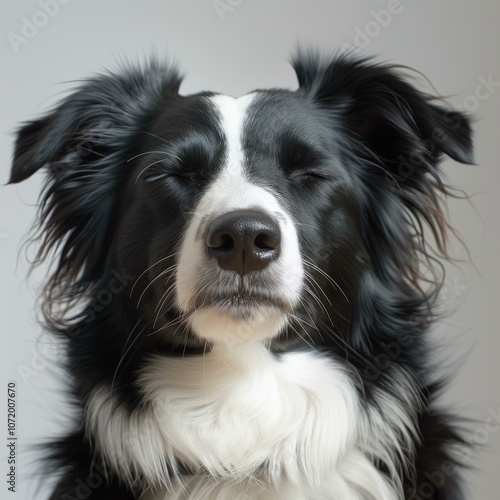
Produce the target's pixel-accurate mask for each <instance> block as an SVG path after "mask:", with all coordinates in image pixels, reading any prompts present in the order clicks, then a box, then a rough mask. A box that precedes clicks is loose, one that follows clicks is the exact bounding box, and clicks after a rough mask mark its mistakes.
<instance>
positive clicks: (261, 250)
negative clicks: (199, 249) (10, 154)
mask: <svg viewBox="0 0 500 500" xmlns="http://www.w3.org/2000/svg"><path fill="white" fill-rule="evenodd" d="M280 243H281V233H280V228H279V225H278V224H277V223H276V222H275V221H273V219H271V217H269V216H268V215H266V214H264V213H263V212H259V211H257V210H235V211H234V212H228V213H227V214H224V215H221V216H220V217H217V219H215V220H214V221H213V222H212V224H211V225H210V227H209V228H208V233H207V249H208V253H209V255H212V256H214V257H215V258H216V259H217V262H218V264H219V266H220V267H221V268H222V269H227V270H231V271H236V272H237V273H239V274H240V275H243V274H246V273H248V272H250V271H259V270H261V269H264V268H265V267H266V266H267V265H268V264H269V263H270V262H272V261H273V260H275V259H276V258H278V256H279V252H280Z"/></svg>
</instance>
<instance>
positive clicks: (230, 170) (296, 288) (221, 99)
mask: <svg viewBox="0 0 500 500" xmlns="http://www.w3.org/2000/svg"><path fill="white" fill-rule="evenodd" d="M209 99H210V101H211V104H212V105H213V106H214V107H215V108H216V111H217V113H218V115H219V120H220V125H221V129H222V130H221V132H222V135H223V136H224V138H225V155H224V160H223V165H221V167H220V171H219V173H218V174H217V176H216V178H215V179H214V180H213V181H212V183H211V184H209V185H208V187H207V189H206V191H205V193H204V194H203V195H202V197H201V199H200V200H199V201H198V204H197V205H196V206H195V208H194V211H193V216H192V218H191V220H190V221H189V222H188V225H187V228H186V232H185V234H184V237H183V240H182V244H181V249H180V252H179V261H178V266H177V282H176V292H177V304H178V306H179V308H180V309H181V310H182V311H191V310H192V308H193V300H194V299H195V297H196V295H197V293H198V292H199V291H200V288H201V287H203V286H205V287H206V286H207V285H209V284H210V283H207V282H206V281H205V282H203V279H204V277H205V280H206V276H207V270H210V269H212V270H213V268H214V266H216V265H217V264H216V263H215V261H213V260H209V258H208V256H207V253H206V249H205V245H206V244H205V241H204V239H203V237H204V234H205V229H206V228H207V227H208V226H207V225H208V224H210V223H211V222H212V221H213V220H214V219H215V218H216V217H218V216H220V215H223V214H225V213H227V212H230V211H233V210H246V209H253V210H260V211H262V212H264V213H266V214H268V215H269V216H270V217H272V218H273V219H274V220H275V221H276V222H277V223H278V224H279V226H280V230H281V236H282V238H281V251H280V256H279V258H278V259H277V260H276V261H274V262H272V263H271V264H269V266H268V267H267V268H266V269H265V270H263V271H260V272H263V273H267V276H269V277H270V278H271V280H272V282H273V285H274V286H273V290H272V291H271V292H272V293H273V294H275V295H276V297H277V298H279V299H280V300H281V301H282V302H284V303H289V304H291V305H294V304H296V303H297V302H298V300H299V297H300V291H301V287H302V278H303V271H302V261H301V257H300V251H299V245H298V239H297V233H296V230H295V226H294V223H293V221H292V218H291V216H290V214H289V213H288V211H287V209H286V206H285V204H284V203H283V202H282V201H281V200H280V199H279V197H278V195H277V194H276V193H275V192H273V191H272V190H271V189H270V188H268V187H266V186H265V181H262V183H261V184H260V185H259V184H258V183H257V182H258V181H254V180H251V179H250V178H249V176H248V174H247V173H246V172H245V167H246V165H245V163H246V161H245V152H244V148H243V133H244V128H245V124H246V120H247V118H248V109H249V107H250V105H251V103H252V102H253V100H254V99H255V94H247V95H245V96H242V97H240V98H232V97H229V96H223V95H217V96H213V97H210V98H209ZM235 278H236V277H235ZM267 309H268V310H267V311H266V308H263V310H262V311H256V315H255V318H254V322H253V324H252V327H251V330H252V331H253V333H254V335H252V334H251V333H252V332H250V333H249V336H250V337H252V338H267V337H271V336H274V335H276V334H277V333H278V332H279V330H280V329H281V328H282V327H283V325H284V324H285V318H284V317H283V314H282V313H279V312H277V311H276V310H275V309H273V308H271V307H270V308H267ZM190 325H191V327H192V328H193V330H194V331H195V332H196V333H197V334H198V335H199V336H201V337H204V338H209V339H211V340H217V339H225V340H227V339H228V338H229V337H231V335H232V334H234V332H235V331H237V330H239V329H240V327H241V325H239V323H238V322H237V321H235V320H233V319H232V318H230V317H229V316H228V315H225V314H223V313H222V312H221V311H219V310H215V309H214V310H208V309H207V308H202V309H200V310H199V311H196V312H195V313H193V314H192V315H191V317H190ZM245 331H248V324H247V325H246V329H245ZM231 332H233V333H231Z"/></svg>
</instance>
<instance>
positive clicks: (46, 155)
mask: <svg viewBox="0 0 500 500" xmlns="http://www.w3.org/2000/svg"><path fill="white" fill-rule="evenodd" d="M293 64H294V68H295V70H296V73H297V76H298V81H299V88H298V89H297V90H295V91H288V90H262V91H259V97H258V99H257V101H256V103H254V104H253V105H252V111H251V119H250V121H249V123H248V125H247V130H246V131H245V138H246V139H245V140H246V142H245V144H244V147H245V150H246V152H247V155H248V159H249V165H250V167H249V168H250V172H251V175H252V176H254V177H255V178H257V179H260V178H264V179H265V180H266V183H267V185H270V186H271V187H273V188H274V189H275V190H276V191H277V192H278V193H280V194H281V195H282V196H283V198H284V199H286V200H292V201H293V203H291V204H290V210H291V212H292V214H293V216H294V217H295V219H297V220H300V221H301V223H302V224H301V226H300V227H299V228H298V230H299V238H300V246H301V252H302V254H303V255H304V256H307V259H308V261H309V263H307V262H306V269H307V270H308V272H309V273H310V275H311V276H312V278H313V279H311V280H310V282H309V283H308V284H309V286H310V288H311V290H312V292H314V293H313V294H310V296H308V295H307V293H306V294H305V300H304V301H303V303H302V305H301V307H300V308H299V310H297V311H296V314H297V316H298V317H299V319H300V318H303V319H304V321H307V322H309V323H310V322H311V321H314V328H308V327H305V328H306V329H308V331H307V334H308V336H309V338H310V339H311V340H312V341H314V343H315V345H316V346H317V347H318V346H319V347H320V348H321V349H323V350H324V351H325V352H331V353H334V354H335V355H336V356H339V355H340V356H342V357H343V358H344V359H345V362H346V364H349V365H350V366H351V367H353V369H354V370H356V372H357V373H358V374H359V377H360V379H361V380H362V381H363V388H362V392H360V397H361V398H362V399H363V401H364V402H365V404H367V405H369V404H371V403H372V395H373V393H374V391H379V390H383V391H387V392H391V391H392V390H393V383H394V381H393V380H391V377H390V366H391V365H392V364H398V365H402V366H404V367H406V368H407V369H408V370H409V371H410V372H411V373H413V374H415V377H416V379H417V380H418V381H419V384H420V391H421V396H422V398H423V400H424V401H425V410H424V411H422V413H421V415H420V420H419V427H420V433H421V436H422V442H421V444H420V445H418V447H417V456H416V457H415V459H414V461H413V468H412V469H411V470H408V471H407V472H406V473H405V478H404V483H405V498H406V499H414V500H420V499H423V498H432V499H439V500H458V499H460V498H462V496H461V494H460V491H461V488H460V481H459V480H458V471H457V468H458V467H455V468H454V469H453V473H449V474H448V473H442V470H443V467H444V464H448V463H455V458H454V450H455V447H456V446H459V445H460V444H462V440H461V438H460V436H459V434H458V433H457V431H456V430H455V428H454V424H453V419H452V418H450V417H448V416H447V415H445V414H443V413H442V412H440V411H439V410H438V409H437V408H436V406H435V396H436V394H437V389H436V385H435V380H434V372H433V370H434V367H433V366H432V364H431V356H430V352H429V348H430V346H429V342H428V339H427V336H426V331H427V330H428V328H429V326H430V324H431V323H432V321H433V319H434V308H435V301H436V298H437V292H438V290H439V287H440V284H441V282H442V279H443V276H442V275H440V272H439V271H440V268H439V265H437V264H436V262H435V257H434V253H433V250H432V249H430V247H429V245H428V242H427V229H425V233H424V227H425V226H426V227H427V228H428V229H430V232H431V233H432V234H433V236H434V239H435V242H436V247H437V250H438V252H440V253H441V256H442V258H444V259H446V258H448V256H447V254H446V239H447V233H448V229H449V228H448V224H447V222H446V219H445V216H444V213H443V195H446V194H448V188H447V186H446V185H445V183H444V180H443V176H442V173H441V171H440V168H439V162H440V160H441V157H442V155H444V154H445V155H448V156H450V157H451V158H453V159H455V160H457V161H459V162H462V163H472V161H473V160H472V141H471V127H470V124H469V119H468V118H467V117H466V116H464V115H463V114H461V113H459V112H457V111H452V110H450V109H448V108H447V107H446V106H445V105H444V104H442V103H438V102H436V100H433V99H432V98H431V97H430V96H427V95H424V94H422V93H420V92H419V91H417V90H416V89H415V87H414V86H413V85H412V83H411V82H410V81H409V80H408V78H406V77H404V76H402V72H401V71H400V70H399V69H398V68H397V67H392V66H384V65H379V64H376V63H374V62H373V61H371V60H369V59H360V58H354V57H348V56H340V57H336V58H335V59H333V60H332V61H325V60H322V59H321V58H320V57H318V56H315V55H311V54H309V55H307V54H300V55H298V56H297V57H296V58H295V60H294V63H293ZM179 85H180V77H179V75H178V73H177V72H176V71H175V70H174V69H173V68H169V67H164V66H162V65H161V64H158V63H157V62H152V63H151V64H149V65H147V66H145V67H144V68H142V69H140V68H139V69H127V70H125V71H123V72H121V73H119V74H107V75H103V76H98V77H95V78H92V79H90V80H88V81H86V82H85V83H84V84H83V85H82V86H81V87H80V88H78V89H77V90H76V91H75V92H74V93H72V94H71V95H69V97H67V98H66V99H65V100H64V101H63V102H61V103H60V104H59V106H58V107H57V108H56V109H55V110H53V111H52V112H50V113H49V114H47V115H46V116H45V117H42V118H41V119H38V120H35V121H33V122H30V123H28V124H26V125H24V126H23V127H22V128H21V129H20V130H19V132H18V137H17V142H16V145H15V154H14V161H13V166H12V174H11V182H13V183H16V182H20V181H22V180H24V179H26V178H28V177H29V176H31V175H32V174H33V173H34V172H36V171H37V170H39V169H40V168H42V167H44V166H45V167H46V168H47V177H46V184H45V189H44V191H43V194H42V196H41V200H40V217H39V221H38V224H37V228H38V230H39V232H40V238H41V247H40V252H39V255H38V260H39V261H41V260H43V259H44V258H45V257H47V255H49V254H51V253H52V252H53V253H54V254H56V255H58V259H59V260H58V263H57V267H56V269H55V272H54V274H53V275H52V276H51V277H50V279H49V281H48V285H47V288H46V290H45V302H44V306H45V309H44V313H45V319H46V327H47V328H48V329H50V330H51V331H53V332H54V333H55V334H57V335H58V336H60V338H61V340H62V341H63V342H65V345H66V349H67V371H68V373H69V374H70V376H71V382H70V383H71V387H72V393H73V396H74V397H75V399H76V401H77V404H78V405H79V406H80V408H82V407H83V405H84V402H85V399H86V397H87V396H88V395H89V392H90V391H91V390H92V389H93V388H94V387H96V385H98V384H100V383H103V382H107V383H110V384H111V383H112V384H113V387H114V389H113V390H114V391H116V394H118V395H120V397H121V400H122V402H123V404H125V405H128V406H129V407H131V408H136V407H140V406H141V405H145V404H146V403H145V402H144V401H142V399H141V397H140V395H139V393H138V392H137V390H136V388H135V385H134V380H135V379H134V377H135V373H136V371H137V369H138V368H139V366H140V364H141V361H142V359H143V357H144V355H145V354H146V353H150V352H153V351H155V352H162V353H165V354H168V355H179V354H183V355H193V356H195V355H200V354H201V353H202V352H203V349H204V344H203V343H202V342H201V341H200V340H198V339H197V338H196V337H195V336H194V335H193V334H191V333H190V332H182V335H181V334H180V333H179V332H178V327H177V326H178V325H173V326H171V327H169V326H168V325H169V323H171V322H172V321H173V320H175V318H176V316H177V315H178V313H177V311H176V310H175V306H174V304H173V301H172V299H168V300H167V301H166V302H165V304H163V305H162V306H161V307H160V311H161V313H162V314H161V315H160V318H159V320H158V321H156V324H155V325H154V326H153V323H155V320H156V311H154V307H152V306H151V305H148V304H154V305H156V304H157V303H158V300H159V299H160V298H161V294H162V292H163V291H164V290H165V289H166V287H168V286H169V285H171V284H172V283H173V276H172V275H171V274H168V273H166V274H165V279H164V280H163V281H162V280H159V281H160V282H161V283H157V284H158V286H156V285H155V286H152V287H149V288H147V289H146V286H147V285H148V283H149V282H150V281H151V279H152V278H153V277H154V276H157V275H158V274H159V273H160V272H161V271H164V270H167V269H168V268H169V266H171V265H172V264H173V263H174V261H175V258H174V257H173V256H171V257H168V256H170V255H171V254H173V253H174V251H175V245H176V243H177V242H178V241H179V238H180V237H181V235H182V230H183V228H184V225H185V222H186V218H187V216H188V214H189V211H190V210H192V209H193V206H194V202H195V200H196V196H197V194H199V193H200V192H201V191H202V190H203V189H204V187H205V186H206V185H207V183H208V182H209V181H210V179H212V178H213V177H214V176H215V174H216V173H217V169H218V167H219V165H220V160H221V158H222V157H223V155H224V151H225V147H226V145H225V144H224V139H223V138H222V137H220V135H219V133H218V128H217V122H216V118H215V117H214V116H213V113H212V112H211V110H210V109H209V107H208V106H207V105H206V102H205V101H204V99H203V97H204V96H206V95H209V94H197V95H192V96H181V95H179V94H178V88H179ZM157 150H164V151H168V152H169V153H170V154H171V155H172V163H171V165H170V166H169V169H171V171H172V172H173V174H172V176H171V177H167V178H165V179H163V178H162V176H163V172H162V171H161V170H159V169H156V170H155V169H154V168H149V169H147V171H145V169H146V167H147V166H148V165H149V164H150V163H152V162H153V161H155V160H156V158H157V157H156V156H155V153H154V152H153V153H151V151H157ZM147 152H149V153H147ZM176 157H177V158H182V160H183V161H184V164H182V163H180V162H179V161H178V159H176ZM186 165H187V166H186ZM304 165H308V166H310V165H318V173H316V174H315V175H310V174H303V173H302V172H303V166H304ZM325 166H326V167H325ZM155 176H156V177H159V178H160V180H161V183H158V182H154V181H155ZM151 181H153V182H151ZM159 186H160V187H161V189H160V187H159ZM165 257H167V258H165ZM161 258H165V259H164V261H163V262H162V264H161V265H160V266H157V267H155V268H154V269H153V270H152V271H151V270H150V271H148V272H145V271H146V270H147V269H148V268H149V266H151V264H153V263H154V262H156V261H158V260H159V259H161ZM318 268H319V270H318ZM429 269H431V270H432V271H433V272H434V273H435V274H434V279H433V280H431V283H429V284H428V285H429V286H427V287H425V283H424V280H423V277H424V276H423V274H424V272H425V270H429ZM143 273H144V274H143ZM326 275H328V276H329V278H327V277H326ZM160 285H161V286H160ZM339 288H340V289H342V291H343V292H344V293H345V294H346V295H347V297H348V299H349V300H348V301H347V300H345V297H344V296H343V294H342V293H341V292H340V291H339ZM107 291H108V292H111V293H107ZM143 292H144V296H143V298H142V300H141V303H140V305H139V306H138V307H136V304H137V302H138V300H139V298H140V297H141V295H142V294H143ZM314 295H315V296H316V298H315V297H314ZM317 297H328V298H329V301H330V303H328V302H326V301H324V300H323V301H322V303H321V304H319V303H318V300H317ZM82 299H86V301H87V302H86V303H87V306H86V308H85V309H83V311H79V312H75V313H72V310H73V309H72V307H71V306H73V305H76V304H77V303H78V304H81V303H82ZM60 304H66V305H68V306H69V309H68V311H67V312H66V313H65V314H64V315H61V314H59V313H58V306H59V305H60ZM293 326H294V325H292V327H291V328H289V329H287V330H286V331H284V332H283V333H282V334H281V335H280V337H279V338H278V339H275V340H274V341H273V343H272V346H271V347H272V349H273V350H274V351H275V352H276V355H277V356H279V355H280V353H281V352H286V351H289V350H291V349H308V348H309V347H308V345H307V343H306V342H305V341H303V340H302V339H301V338H299V336H297V335H296V334H295V333H294V328H293ZM295 326H297V325H295ZM162 327H163V328H164V335H163V336H162V337H161V339H160V338H159V337H158V336H154V335H148V333H151V332H152V331H153V329H158V328H162ZM300 328H301V329H302V328H304V325H303V324H302V325H301V327H300ZM47 456H48V457H50V458H51V460H52V461H51V466H50V468H49V470H50V471H51V474H56V473H58V474H61V476H62V479H61V482H60V485H59V486H58V488H57V490H56V492H54V494H53V495H52V497H51V498H52V500H60V499H66V500H68V499H70V498H78V491H77V490H78V487H81V488H84V486H82V484H85V483H88V482H89V481H88V479H89V474H90V471H91V470H92V468H95V469H96V471H97V472H96V475H95V481H96V482H95V483H92V484H93V487H92V488H90V491H91V496H89V497H86V498H91V499H106V500H111V499H121V500H126V499H129V498H130V499H132V498H138V496H139V494H140V488H138V489H137V491H128V490H126V488H125V486H122V485H120V478H117V477H113V475H112V474H111V475H108V476H106V475H105V474H104V472H103V469H102V468H100V467H101V464H100V459H99V457H98V456H95V454H94V453H93V449H92V442H90V441H89V440H87V439H86V438H85V437H84V434H83V430H82V422H81V421H80V422H75V433H73V434H71V435H70V436H68V437H65V438H62V439H61V441H60V442H57V443H54V444H53V445H52V446H51V448H50V449H49V450H48V454H47ZM378 465H379V467H380V468H381V469H382V470H384V467H385V466H384V464H378ZM179 466H180V467H182V464H179ZM446 470H448V469H446ZM186 472H188V471H187V470H186ZM92 477H94V476H92ZM97 477H99V478H100V479H99V481H100V482H99V484H97ZM437 477H439V478H440V480H439V481H437V479H436V478H437ZM82 481H83V483H82ZM84 489H85V488H84ZM80 491H83V490H80ZM429 495H430V496H429Z"/></svg>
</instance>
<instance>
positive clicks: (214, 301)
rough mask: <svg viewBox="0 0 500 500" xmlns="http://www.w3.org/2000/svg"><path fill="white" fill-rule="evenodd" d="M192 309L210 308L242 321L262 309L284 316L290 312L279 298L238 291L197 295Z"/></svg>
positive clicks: (265, 294) (288, 307) (288, 305)
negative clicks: (272, 310) (280, 313)
mask: <svg viewBox="0 0 500 500" xmlns="http://www.w3.org/2000/svg"><path fill="white" fill-rule="evenodd" d="M193 308H194V309H195V310H196V309H201V308H212V309H215V310H218V311H220V312H223V313H226V314H229V315H230V316H233V317H234V318H235V319H240V320H241V319H243V318H245V317H247V316H249V315H251V314H252V313H255V312H259V311H260V310H263V309H270V308H273V309H277V310H278V311H280V312H282V313H284V314H286V313H287V312H290V309H291V307H290V304H288V303H287V302H286V301H285V300H283V299H282V298H281V297H278V296H275V295H271V294H268V293H262V292H260V293H254V292H251V291H248V290H239V291H235V292H226V293H220V292H219V293H210V292H205V293H199V294H198V295H197V296H196V299H195V301H194V304H193Z"/></svg>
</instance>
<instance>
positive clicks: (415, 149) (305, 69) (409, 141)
mask: <svg viewBox="0 0 500 500" xmlns="http://www.w3.org/2000/svg"><path fill="white" fill-rule="evenodd" d="M293 65H294V68H295V71H296V73H297V77H298V80H299V84H300V88H301V89H303V90H305V91H306V92H308V94H310V95H311V96H312V97H313V98H314V99H315V100H317V101H318V102H321V103H323V104H324V105H327V106H329V107H330V108H331V109H332V110H333V111H335V115H336V116H337V118H338V119H339V122H340V123H338V124H337V125H340V126H341V127H345V128H346V130H347V131H349V132H350V133H352V135H353V136H354V137H355V138H357V139H358V140H359V141H360V142H361V143H362V144H363V145H365V146H367V148H368V149H369V150H370V151H371V152H372V153H374V154H375V155H377V157H378V158H379V159H380V161H381V162H383V164H384V167H386V168H389V169H390V170H391V173H393V174H395V175H396V176H399V177H401V176H404V175H405V174H406V173H407V172H406V169H407V168H408V165H415V166H424V165H425V164H427V163H430V164H433V163H434V164H435V163H436V161H437V160H438V159H439V157H440V155H441V154H442V153H444V154H447V155H448V156H449V157H451V158H453V159H454V160H456V161H459V162H461V163H473V148H472V131H471V126H470V120H469V118H468V117H467V116H466V115H465V114H463V113H460V112H459V111H454V110H451V109H448V108H446V107H443V106H440V105H437V104H435V103H434V102H432V101H433V98H432V97H431V96H428V95H425V94H423V93H421V92H419V91H418V90H417V89H416V88H415V87H414V86H413V85H412V84H411V83H410V82H409V81H408V80H407V79H406V78H405V77H404V76H403V75H402V71H398V68H397V67H395V66H389V65H381V64H376V63H374V62H372V61H371V60H370V59H368V58H357V57H351V56H348V55H344V56H339V57H337V58H336V59H334V60H333V61H331V62H325V61H323V60H322V59H321V58H320V57H319V56H317V55H314V54H308V55H304V54H299V55H298V56H296V58H295V59H294V62H293ZM400 166H401V168H398V167H400ZM398 170H399V171H398ZM401 174H402V175H401Z"/></svg>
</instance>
